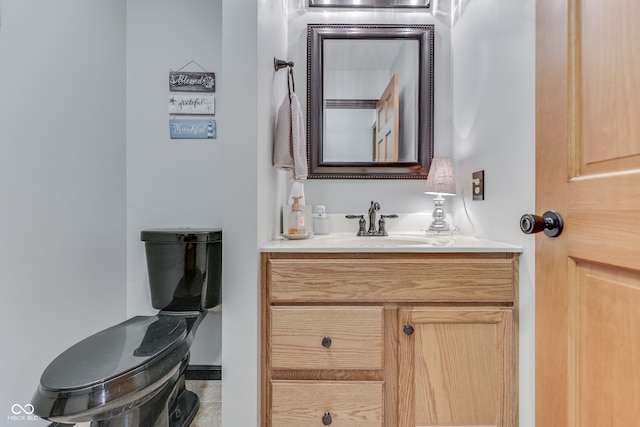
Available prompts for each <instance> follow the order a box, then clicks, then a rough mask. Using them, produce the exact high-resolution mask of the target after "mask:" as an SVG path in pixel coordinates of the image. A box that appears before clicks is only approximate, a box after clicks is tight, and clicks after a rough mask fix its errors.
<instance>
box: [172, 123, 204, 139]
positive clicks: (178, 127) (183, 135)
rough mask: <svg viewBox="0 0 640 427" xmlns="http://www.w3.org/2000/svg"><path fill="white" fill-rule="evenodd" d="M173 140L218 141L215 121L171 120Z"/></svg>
mask: <svg viewBox="0 0 640 427" xmlns="http://www.w3.org/2000/svg"><path fill="white" fill-rule="evenodd" d="M169 132H170V134H171V139H216V120H215V119H171V120H169Z"/></svg>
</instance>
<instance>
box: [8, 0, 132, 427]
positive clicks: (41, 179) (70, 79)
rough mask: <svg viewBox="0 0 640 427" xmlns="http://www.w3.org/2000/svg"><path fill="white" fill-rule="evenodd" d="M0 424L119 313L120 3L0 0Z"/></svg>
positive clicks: (122, 252) (122, 294)
mask: <svg viewBox="0 0 640 427" xmlns="http://www.w3.org/2000/svg"><path fill="white" fill-rule="evenodd" d="M0 14H1V22H0V58H2V59H1V62H0V94H2V95H1V97H0V150H1V152H0V200H1V202H0V234H1V235H2V238H1V239H0V283H1V284H2V285H1V286H2V301H3V304H2V314H1V319H2V322H0V336H1V337H2V342H1V343H0V346H1V347H2V351H1V352H0V425H3V426H9V425H29V426H37V425H47V424H48V423H47V422H45V421H44V420H40V421H37V422H36V421H32V422H17V421H11V420H9V419H8V418H7V417H8V416H11V415H12V413H11V406H12V405H13V404H15V403H17V404H20V405H26V404H27V403H29V401H30V400H31V397H32V395H33V393H34V392H35V390H36V388H37V386H38V383H39V379H40V375H41V374H42V372H43V370H44V369H45V367H46V366H47V365H48V364H49V363H50V362H51V361H52V360H53V359H54V357H56V356H57V355H58V354H59V353H60V352H61V351H63V350H64V349H66V348H67V347H69V346H70V345H72V344H74V343H75V342H77V341H79V340H80V339H82V338H84V337H86V336H88V335H90V334H92V333H94V332H96V331H98V330H100V329H102V328H105V327H108V326H110V325H112V324H114V323H117V322H119V321H121V320H123V319H124V318H125V307H126V286H125V273H126V271H125V264H126V245H125V238H126V235H125V229H126V219H125V215H126V205H125V202H126V200H125V194H126V187H125V186H126V182H125V177H126V173H125V172H126V171H125V132H124V126H125V88H126V85H125V1H124V0H112V1H108V2H105V1H87V0H58V1H55V2H51V1H45V0H42V1H36V0H31V1H25V0H3V1H2V2H1V3H0Z"/></svg>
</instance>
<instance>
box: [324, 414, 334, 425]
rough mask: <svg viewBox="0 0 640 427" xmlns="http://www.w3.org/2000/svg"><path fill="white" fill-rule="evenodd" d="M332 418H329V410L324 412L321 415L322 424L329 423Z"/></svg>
mask: <svg viewBox="0 0 640 427" xmlns="http://www.w3.org/2000/svg"><path fill="white" fill-rule="evenodd" d="M332 422H333V419H331V414H330V413H329V412H325V413H324V415H323V416H322V424H323V425H325V426H328V425H331V423H332Z"/></svg>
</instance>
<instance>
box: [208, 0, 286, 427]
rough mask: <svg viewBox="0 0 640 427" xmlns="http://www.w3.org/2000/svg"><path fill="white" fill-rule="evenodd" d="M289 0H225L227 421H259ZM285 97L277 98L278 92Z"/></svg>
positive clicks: (224, 386) (251, 423) (253, 423)
mask: <svg viewBox="0 0 640 427" xmlns="http://www.w3.org/2000/svg"><path fill="white" fill-rule="evenodd" d="M284 2H285V0H280V1H278V0H275V1H274V0H270V1H258V2H256V1H252V0H242V1H240V0H223V5H222V16H223V20H222V41H223V48H222V58H223V73H224V75H225V83H224V85H223V86H222V87H221V92H222V96H223V97H224V102H225V108H224V110H223V111H221V113H220V114H221V123H224V126H223V127H221V135H222V138H223V140H224V158H225V164H224V172H223V175H224V182H225V185H224V207H223V219H224V235H223V245H224V246H223V248H224V249H223V252H224V260H223V307H224V308H223V311H222V318H223V319H222V320H223V322H222V323H223V330H222V361H223V368H222V380H223V381H222V395H223V399H222V425H224V426H259V425H260V422H259V417H260V406H259V401H260V360H261V359H260V356H261V354H260V269H259V250H258V248H259V247H260V246H261V245H262V244H263V243H265V242H266V241H268V240H269V239H270V238H271V236H272V233H273V229H274V227H275V224H276V223H277V221H278V219H279V217H278V216H277V211H276V210H275V209H274V203H273V201H274V200H276V198H277V197H280V195H279V194H278V191H279V186H278V185H276V184H277V183H278V182H279V181H281V180H282V176H281V175H280V174H279V173H278V172H276V171H274V169H273V168H272V167H271V152H272V150H271V147H272V144H271V141H272V140H273V134H274V131H273V127H274V123H275V112H276V109H277V104H278V103H279V102H280V100H281V96H282V95H283V94H284V88H285V87H286V76H285V75H284V73H283V72H282V71H281V72H280V73H277V74H276V73H275V71H274V69H273V58H274V56H280V57H282V56H285V53H286V25H285V18H284V17H285V8H284ZM276 94H277V95H276Z"/></svg>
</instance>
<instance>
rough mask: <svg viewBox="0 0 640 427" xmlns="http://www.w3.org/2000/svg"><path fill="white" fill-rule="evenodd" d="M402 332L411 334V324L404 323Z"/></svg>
mask: <svg viewBox="0 0 640 427" xmlns="http://www.w3.org/2000/svg"><path fill="white" fill-rule="evenodd" d="M402 332H404V333H405V334H407V335H413V326H411V325H410V324H408V323H405V324H404V328H402Z"/></svg>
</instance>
